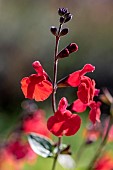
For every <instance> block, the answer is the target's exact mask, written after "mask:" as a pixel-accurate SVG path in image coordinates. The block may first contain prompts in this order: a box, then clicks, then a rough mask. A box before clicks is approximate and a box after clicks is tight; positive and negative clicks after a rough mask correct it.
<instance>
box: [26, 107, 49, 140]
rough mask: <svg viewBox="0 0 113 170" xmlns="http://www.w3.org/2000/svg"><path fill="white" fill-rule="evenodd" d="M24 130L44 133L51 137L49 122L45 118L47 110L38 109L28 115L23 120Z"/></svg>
mask: <svg viewBox="0 0 113 170" xmlns="http://www.w3.org/2000/svg"><path fill="white" fill-rule="evenodd" d="M23 131H24V132H25V133H27V134H28V133H31V132H34V133H37V134H41V135H44V136H46V137H50V132H49V131H48V129H47V122H46V118H45V112H44V111H43V110H40V109H38V110H37V111H35V112H34V113H33V115H31V116H28V117H27V118H26V119H25V120H24V121H23Z"/></svg>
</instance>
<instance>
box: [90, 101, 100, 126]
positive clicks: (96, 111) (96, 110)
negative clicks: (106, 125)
mask: <svg viewBox="0 0 113 170" xmlns="http://www.w3.org/2000/svg"><path fill="white" fill-rule="evenodd" d="M100 106H101V102H97V103H96V102H95V101H93V102H91V103H90V105H89V107H90V108H91V110H90V112H89V119H90V120H91V121H92V123H93V124H95V123H96V122H100V115H101V111H100Z"/></svg>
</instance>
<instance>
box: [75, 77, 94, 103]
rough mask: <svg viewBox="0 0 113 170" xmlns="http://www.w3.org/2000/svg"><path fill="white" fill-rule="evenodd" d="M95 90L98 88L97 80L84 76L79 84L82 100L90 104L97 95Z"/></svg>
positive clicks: (79, 96)
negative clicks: (96, 86)
mask: <svg viewBox="0 0 113 170" xmlns="http://www.w3.org/2000/svg"><path fill="white" fill-rule="evenodd" d="M95 90H96V89H95V81H94V80H91V79H90V78H89V77H87V76H83V77H82V78H81V82H80V84H79V86H78V92H77V95H78V98H79V99H80V100H81V101H82V103H84V104H88V103H90V102H91V101H92V100H93V98H94V95H95ZM96 91H97V90H96Z"/></svg>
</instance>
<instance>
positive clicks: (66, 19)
mask: <svg viewBox="0 0 113 170" xmlns="http://www.w3.org/2000/svg"><path fill="white" fill-rule="evenodd" d="M71 19H72V15H71V14H69V15H67V17H65V21H64V23H66V22H68V21H70V20H71Z"/></svg>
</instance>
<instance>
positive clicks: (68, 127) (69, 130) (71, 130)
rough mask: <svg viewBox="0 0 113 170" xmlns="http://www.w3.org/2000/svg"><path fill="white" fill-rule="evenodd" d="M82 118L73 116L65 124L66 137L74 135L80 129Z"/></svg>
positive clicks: (64, 132)
mask: <svg viewBox="0 0 113 170" xmlns="http://www.w3.org/2000/svg"><path fill="white" fill-rule="evenodd" d="M80 125H81V118H80V117H79V116H78V115H77V114H72V116H71V117H70V118H69V119H68V120H67V121H66V122H65V123H64V126H63V128H64V131H63V134H65V135H66V136H71V135H74V134H75V133H76V132H77V131H78V130H79V128H80Z"/></svg>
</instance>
